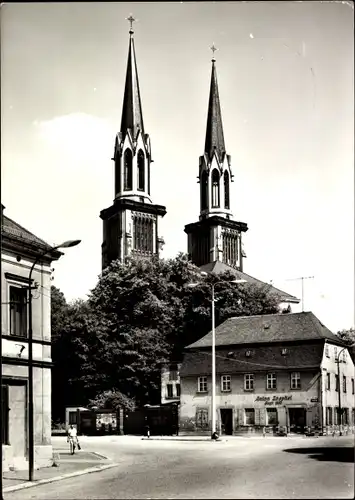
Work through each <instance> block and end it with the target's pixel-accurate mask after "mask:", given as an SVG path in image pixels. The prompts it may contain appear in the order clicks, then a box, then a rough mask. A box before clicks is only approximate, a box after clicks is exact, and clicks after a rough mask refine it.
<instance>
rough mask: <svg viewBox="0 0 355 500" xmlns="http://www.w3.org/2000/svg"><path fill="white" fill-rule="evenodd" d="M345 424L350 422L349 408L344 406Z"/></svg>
mask: <svg viewBox="0 0 355 500" xmlns="http://www.w3.org/2000/svg"><path fill="white" fill-rule="evenodd" d="M343 424H344V425H348V424H349V408H343Z"/></svg>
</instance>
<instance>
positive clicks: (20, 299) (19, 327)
mask: <svg viewBox="0 0 355 500" xmlns="http://www.w3.org/2000/svg"><path fill="white" fill-rule="evenodd" d="M10 335H18V336H20V337H26V336H27V288H22V287H17V286H10Z"/></svg>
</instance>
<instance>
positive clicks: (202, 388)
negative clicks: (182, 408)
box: [197, 375, 207, 393]
mask: <svg viewBox="0 0 355 500" xmlns="http://www.w3.org/2000/svg"><path fill="white" fill-rule="evenodd" d="M197 392H201V393H206V392H207V377H206V376H205V375H202V376H201V377H198V378H197Z"/></svg>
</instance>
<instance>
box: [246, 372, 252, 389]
mask: <svg viewBox="0 0 355 500" xmlns="http://www.w3.org/2000/svg"><path fill="white" fill-rule="evenodd" d="M244 390H245V391H253V390H254V374H253V373H246V374H245V375H244Z"/></svg>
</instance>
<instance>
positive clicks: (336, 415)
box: [334, 407, 341, 425]
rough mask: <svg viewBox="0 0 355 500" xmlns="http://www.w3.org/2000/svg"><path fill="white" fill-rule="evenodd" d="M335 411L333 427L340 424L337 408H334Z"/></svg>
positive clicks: (339, 412)
mask: <svg viewBox="0 0 355 500" xmlns="http://www.w3.org/2000/svg"><path fill="white" fill-rule="evenodd" d="M334 411H335V418H336V421H335V425H339V424H341V410H340V411H339V407H336V408H334Z"/></svg>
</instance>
